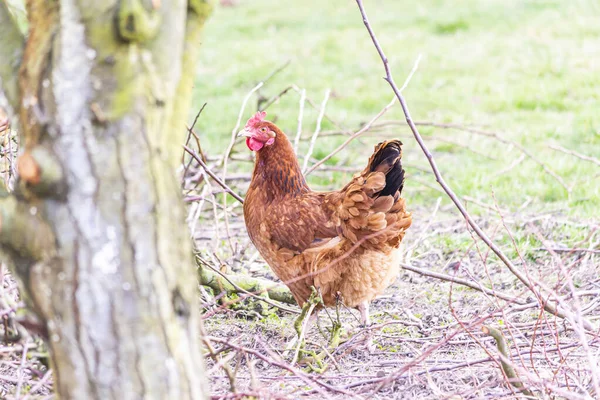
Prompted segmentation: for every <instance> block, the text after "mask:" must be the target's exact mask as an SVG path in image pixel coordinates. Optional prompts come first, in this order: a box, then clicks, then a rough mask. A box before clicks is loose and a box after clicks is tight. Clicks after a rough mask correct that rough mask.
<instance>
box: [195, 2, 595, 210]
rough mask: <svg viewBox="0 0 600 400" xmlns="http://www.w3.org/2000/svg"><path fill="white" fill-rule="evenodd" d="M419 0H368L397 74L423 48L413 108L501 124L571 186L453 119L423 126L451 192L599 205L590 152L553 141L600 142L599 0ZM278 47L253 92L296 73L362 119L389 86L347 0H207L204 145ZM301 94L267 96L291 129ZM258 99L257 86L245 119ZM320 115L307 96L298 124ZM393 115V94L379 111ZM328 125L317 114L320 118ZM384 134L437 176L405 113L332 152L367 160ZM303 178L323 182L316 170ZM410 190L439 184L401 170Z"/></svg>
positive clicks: (586, 146)
mask: <svg viewBox="0 0 600 400" xmlns="http://www.w3.org/2000/svg"><path fill="white" fill-rule="evenodd" d="M415 4H416V3H415ZM415 4H413V3H412V2H400V1H396V0H378V1H369V2H367V4H366V7H367V11H368V13H369V17H370V19H371V22H372V25H373V27H374V29H375V31H376V33H377V34H378V35H379V38H380V41H381V43H382V46H383V47H384V50H385V51H386V53H387V55H388V58H389V59H390V63H391V67H392V71H393V73H394V74H395V78H396V80H397V81H398V83H399V84H400V83H401V82H402V81H403V80H404V79H405V77H406V76H407V74H408V73H409V71H410V70H411V68H412V67H413V64H414V62H415V60H416V59H417V57H418V56H419V55H420V54H421V55H422V60H421V62H420V66H419V68H418V71H417V72H416V74H415V75H414V77H413V79H412V80H411V82H410V84H409V86H408V88H407V89H406V90H405V96H406V98H407V100H408V102H409V106H410V108H411V111H412V114H413V118H414V119H415V120H417V121H430V122H436V123H458V124H463V125H465V126H467V125H469V126H476V127H480V128H483V129H485V130H487V131H493V132H497V133H498V134H499V135H500V136H501V137H503V138H505V139H508V140H512V141H515V142H517V143H519V144H521V145H523V146H524V147H525V148H526V149H527V150H529V151H530V152H531V153H532V154H533V155H535V157H537V159H539V161H541V162H543V163H544V164H545V165H546V166H547V168H548V169H550V170H552V171H554V172H555V173H556V175H558V176H559V177H560V178H562V180H563V181H564V182H565V184H566V186H567V187H568V188H569V189H570V193H569V192H568V191H567V189H565V188H564V187H563V186H562V185H561V184H560V183H559V182H558V181H557V179H556V178H553V177H552V176H551V175H549V174H548V173H547V172H544V170H543V168H542V167H541V166H540V165H539V164H538V163H536V162H535V161H533V160H532V159H531V158H529V157H528V156H526V157H525V159H523V160H522V161H521V162H519V164H518V165H517V166H515V167H514V168H512V169H511V170H510V171H508V172H506V173H499V172H502V171H503V170H505V169H506V168H508V167H509V166H510V165H512V164H513V163H514V162H516V161H518V160H520V158H521V157H522V153H521V152H520V151H519V150H518V149H517V148H515V147H514V146H512V145H510V144H505V143H501V142H498V141H497V140H495V139H490V138H486V137H482V136H480V135H475V134H469V133H464V132H460V131H456V130H447V129H439V128H427V127H423V128H421V133H422V134H423V135H425V136H427V137H428V140H427V142H428V145H429V147H430V149H431V150H433V151H434V155H435V157H436V159H437V160H438V164H439V166H440V169H441V170H442V172H443V173H444V175H445V177H446V178H447V180H448V181H449V183H450V184H451V185H452V186H453V188H454V189H455V190H456V192H457V193H458V194H459V195H461V196H469V197H471V198H474V199H476V200H479V201H480V202H483V203H485V204H491V205H493V203H494V200H493V198H492V192H494V193H495V195H496V198H497V201H498V203H499V204H500V205H501V206H502V207H503V208H505V209H508V210H512V211H515V210H518V209H519V207H521V206H522V205H523V204H525V205H526V207H525V208H526V209H527V210H529V211H531V212H538V211H549V210H557V209H560V210H563V211H564V212H565V213H567V214H569V215H573V216H577V217H595V216H597V210H598V207H599V206H600V180H599V173H600V168H599V167H598V165H594V164H593V163H590V162H587V161H582V160H580V159H578V158H576V157H574V156H572V155H567V154H564V153H561V152H559V151H556V150H553V149H551V148H550V147H549V146H550V145H559V146H562V147H565V148H568V149H571V150H575V151H578V152H580V153H583V154H587V155H590V156H596V157H598V156H600V113H598V104H599V103H598V100H599V98H600V94H599V93H600V91H599V90H598V88H599V87H600V44H599V42H600V25H598V24H597V18H598V17H599V16H600V5H598V3H596V2H593V1H590V0H585V1H582V0H577V1H560V0H525V1H517V0H508V1H506V0H502V1H500V0H485V1H478V0H458V1H452V2H449V1H441V0H438V1H436V0H426V1H421V2H418V5H415ZM287 60H291V63H290V65H289V66H288V67H286V68H285V69H284V70H283V71H282V72H280V73H279V74H278V75H276V76H275V77H274V78H273V79H271V80H270V81H269V82H268V83H267V84H266V85H265V87H264V88H263V89H261V91H260V94H261V95H262V96H264V97H267V98H269V97H271V96H273V95H275V94H277V93H279V92H280V91H282V90H283V89H284V88H285V87H287V86H288V85H290V84H295V85H297V86H298V87H300V88H306V90H307V96H308V97H309V98H311V99H312V100H313V101H314V102H315V103H316V104H319V103H320V102H321V100H322V97H323V94H324V92H325V90H326V89H328V88H330V89H331V90H332V96H331V98H330V100H329V102H328V104H327V114H328V115H329V116H330V117H331V119H332V120H333V121H335V122H337V123H338V124H339V125H340V126H342V127H343V128H344V129H346V130H353V129H356V128H358V127H359V125H360V124H361V123H365V122H367V121H368V120H370V119H371V118H372V117H373V116H374V115H375V114H377V112H379V110H380V109H382V108H383V107H384V106H385V105H386V104H387V103H388V102H389V101H390V99H391V98H392V92H391V91H390V88H389V87H388V85H387V83H386V82H384V81H383V79H382V76H383V69H382V65H381V62H380V60H379V58H378V56H377V53H376V52H375V50H374V48H373V45H372V43H371V41H370V38H369V36H368V35H367V32H366V30H365V28H364V26H363V24H362V20H361V18H360V15H359V13H358V11H357V7H356V4H355V2H354V1H350V0H348V1H341V0H336V1H331V2H321V1H317V0H307V1H291V2H290V1H288V2H275V1H267V0H252V1H244V0H241V1H239V2H238V4H237V5H236V6H234V7H220V8H218V9H217V10H216V12H215V14H214V16H213V17H212V18H211V19H210V21H209V23H208V26H207V29H206V34H205V39H204V42H203V43H202V56H201V62H200V65H199V69H198V79H197V83H196V87H195V102H194V107H195V108H196V109H197V108H199V107H200V105H201V104H202V103H204V102H208V106H207V108H206V110H205V112H204V115H203V116H202V118H201V119H200V121H199V123H198V125H199V127H200V131H201V133H202V139H203V140H204V142H205V144H206V146H207V148H208V150H209V151H210V152H213V153H216V152H218V153H222V152H223V150H224V148H225V147H226V143H227V142H228V141H229V137H230V134H231V130H232V129H233V127H234V125H235V120H236V118H237V114H238V112H239V108H240V104H241V102H242V99H243V97H244V96H245V95H246V93H247V92H248V91H249V90H250V89H251V88H252V87H253V86H254V85H255V84H256V83H257V82H259V81H261V80H262V79H264V78H266V77H267V76H268V75H269V74H270V73H272V72H273V71H274V70H275V69H276V68H277V67H279V66H281V65H282V64H284V63H285V62H286V61H287ZM298 100H299V96H298V94H297V93H296V92H294V91H290V92H288V93H287V94H286V95H285V96H284V97H283V98H282V99H281V100H280V101H279V102H277V103H275V104H273V105H272V106H271V107H270V108H269V109H268V112H269V117H270V118H273V119H276V121H277V122H278V124H279V125H280V126H281V127H282V128H283V129H284V130H285V131H286V132H288V133H291V134H294V133H295V132H296V124H297V116H298V109H299V107H298ZM255 109H256V96H255V97H253V98H252V100H251V101H250V103H249V106H248V107H247V109H246V112H245V114H244V117H243V118H244V121H245V119H246V118H247V117H248V116H249V115H250V114H251V112H253V111H254V110H255ZM193 112H194V110H193ZM316 116H317V111H316V110H314V109H313V108H311V107H308V106H307V107H306V110H305V116H304V126H303V128H304V134H305V135H309V134H310V133H311V132H312V130H314V128H315V123H316ZM402 119H403V116H402V113H401V110H400V107H399V106H398V105H396V106H394V108H393V109H392V110H390V111H389V112H388V113H387V114H386V115H385V116H384V117H383V118H382V121H392V120H395V121H398V120H402ZM331 129H334V126H333V125H332V124H331V123H330V122H328V121H327V120H326V121H325V122H324V126H323V130H325V131H328V130H331ZM390 136H397V137H401V138H403V139H404V140H403V141H404V143H405V145H406V146H405V154H406V156H405V157H406V160H407V164H409V166H408V168H407V169H408V172H409V173H410V174H411V176H413V177H415V178H416V179H417V180H419V181H425V182H426V183H428V184H429V185H430V186H435V185H436V184H435V181H434V180H433V179H432V176H431V175H430V174H428V173H425V172H423V171H421V170H419V169H418V168H427V164H426V161H425V158H424V157H423V155H422V153H421V151H420V149H419V148H418V147H417V145H416V142H415V141H414V140H412V139H411V138H410V135H409V131H408V129H407V127H406V126H405V125H400V126H396V127H395V128H393V129H387V130H386V131H383V132H382V131H377V132H372V133H369V134H368V135H367V136H366V138H365V139H364V140H363V142H362V144H360V143H356V144H355V145H354V146H351V147H350V148H349V150H347V151H345V152H342V153H340V155H339V158H334V159H333V160H332V162H336V161H338V162H339V161H340V160H342V159H343V157H344V156H345V157H352V158H353V159H356V160H363V159H364V160H366V158H367V157H368V155H369V152H370V149H371V146H370V145H371V144H374V143H377V141H378V140H381V139H382V138H383V137H390ZM340 140H341V139H339V140H338V141H336V140H319V141H318V144H317V150H316V152H315V154H314V156H315V157H316V158H318V157H319V156H320V157H322V156H324V155H326V154H327V153H328V152H329V150H331V149H332V148H333V146H334V145H335V144H337V143H338V142H339V141H340ZM364 143H368V144H369V146H368V148H367V147H365V146H363V144H364ZM464 146H468V148H465V147H464ZM241 151H244V150H241ZM350 155H351V156H350ZM361 162H362V161H361ZM356 165H360V163H358V161H357V163H356ZM347 176H348V175H343V174H338V175H336V177H335V179H336V180H339V182H341V181H343V180H344V179H345V178H346V177H347ZM313 182H314V183H322V182H320V181H319V179H318V178H314V179H313ZM406 195H407V197H408V198H409V199H410V203H411V204H412V205H426V206H431V205H432V204H433V202H434V200H435V198H437V197H438V195H439V193H437V192H436V191H434V190H432V189H430V188H429V187H427V186H423V185H421V184H417V183H415V181H413V182H410V181H409V183H408V186H407V189H406ZM474 207H476V208H478V207H477V206H475V205H474ZM476 212H477V211H476Z"/></svg>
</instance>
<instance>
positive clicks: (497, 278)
mask: <svg viewBox="0 0 600 400" xmlns="http://www.w3.org/2000/svg"><path fill="white" fill-rule="evenodd" d="M449 211H450V210H447V211H446V212H444V210H439V211H438V212H437V215H435V216H433V217H432V215H431V210H416V211H415V212H414V217H415V224H414V225H413V227H412V228H411V229H410V231H409V234H407V237H406V243H405V250H406V251H407V258H406V260H405V263H407V264H410V265H411V266H412V267H416V268H417V269H419V270H420V271H424V272H425V273H427V272H437V273H439V274H444V275H445V276H443V278H444V279H446V278H448V277H453V278H457V279H463V280H466V281H468V282H471V283H475V284H476V285H480V286H481V287H486V288H492V283H493V289H494V290H496V291H497V292H498V293H500V294H499V296H502V295H504V296H505V298H508V297H512V298H513V299H511V300H510V301H505V300H502V299H499V298H498V297H495V296H493V295H489V294H484V293H482V292H480V291H477V290H473V289H470V288H466V287H465V286H463V285H460V284H458V283H455V282H454V283H453V282H448V281H447V280H444V279H439V278H436V277H432V276H425V275H422V274H420V273H416V272H413V271H409V270H406V269H405V270H403V271H402V273H401V275H400V277H399V278H398V280H397V281H396V282H395V284H394V285H393V286H391V287H390V288H388V290H387V291H386V292H385V293H384V294H383V295H382V296H380V297H379V298H377V299H376V300H375V301H374V302H373V303H372V307H371V313H372V315H373V321H372V322H373V325H372V326H371V327H370V328H371V330H372V332H373V334H374V343H375V345H376V350H375V351H374V352H373V353H371V354H370V353H369V352H368V351H367V349H366V347H365V344H364V337H365V335H366V331H367V329H365V328H364V327H360V326H359V318H358V312H357V311H356V310H347V309H341V310H340V318H341V321H342V325H343V327H344V329H345V331H346V333H347V335H346V336H345V337H344V342H343V343H342V344H341V345H340V346H339V347H338V348H337V349H335V350H332V351H331V352H330V355H328V356H327V357H326V359H325V363H324V364H326V370H325V371H324V372H314V371H310V372H309V368H308V367H307V366H305V365H299V364H295V365H291V364H290V361H291V358H292V356H293V354H291V352H288V353H284V350H285V348H286V346H287V345H288V343H290V341H291V340H292V339H293V338H294V337H295V335H296V333H295V330H294V328H293V321H294V318H295V316H296V315H294V314H292V313H290V312H286V311H276V312H275V313H274V314H271V315H267V316H260V315H258V314H256V313H253V312H251V311H249V309H250V310H251V309H252V304H248V303H249V302H250V303H252V301H253V299H245V300H242V301H239V302H237V301H235V300H233V302H234V303H237V304H236V307H238V306H240V305H241V304H244V303H246V304H247V307H239V308H238V309H237V310H232V309H231V308H224V307H222V306H219V305H218V302H217V303H215V302H214V301H212V300H211V299H212V298H211V297H208V298H206V300H207V303H208V304H214V305H212V306H209V307H207V308H206V309H207V312H206V314H205V316H206V318H205V319H204V326H205V330H206V333H207V335H208V338H207V340H208V341H209V342H211V343H212V346H213V348H214V350H215V352H217V353H218V355H217V356H213V357H212V358H211V357H209V358H208V368H209V372H210V380H211V387H212V391H213V393H214V396H215V398H237V397H239V398H241V397H244V396H245V395H253V396H257V397H259V398H298V397H306V398H329V397H331V398H347V397H352V398H375V399H377V398H380V399H388V398H395V399H416V398H418V399H442V398H448V399H450V398H452V399H460V398H469V399H478V398H486V399H490V398H494V399H496V398H526V396H525V394H523V393H520V392H519V390H518V389H517V388H515V387H513V386H511V385H510V384H509V383H508V379H507V378H506V376H505V375H504V373H503V370H502V368H501V362H500V361H502V360H501V358H500V357H499V353H498V349H497V346H496V342H495V340H494V339H493V338H492V337H490V336H488V335H485V334H484V333H483V332H482V327H483V326H484V325H488V326H491V327H495V328H497V329H499V330H500V331H501V332H502V334H503V336H504V337H505V338H506V341H507V342H508V349H509V350H508V355H509V357H510V358H509V359H506V358H505V359H504V360H505V361H508V363H509V364H510V365H512V366H513V367H514V368H515V369H516V372H517V376H518V379H519V380H520V381H522V382H523V383H524V385H525V387H526V388H529V389H530V390H531V392H530V394H533V395H535V396H536V397H539V398H574V399H578V398H591V397H590V396H592V394H591V393H593V392H592V388H593V382H592V380H591V376H592V371H595V373H596V374H597V373H598V364H597V363H598V355H599V354H600V341H599V337H598V335H597V332H596V333H595V334H593V333H588V334H584V335H583V337H582V336H581V335H580V334H578V333H577V332H576V331H574V329H573V324H572V323H571V322H569V321H566V320H564V319H561V318H557V317H555V316H553V315H551V314H548V313H546V312H543V311H541V310H540V305H539V304H540V303H539V301H537V299H536V298H535V296H533V295H532V293H531V292H530V291H528V290H527V289H526V288H525V287H524V285H523V284H521V283H520V282H518V280H517V279H516V278H515V276H514V275H513V274H512V273H511V272H510V271H508V270H507V268H506V266H504V265H503V264H501V263H499V262H498V260H497V259H496V258H495V257H492V256H491V255H490V254H489V253H490V252H489V251H488V250H487V249H486V248H484V247H483V246H482V244H481V243H480V242H478V243H477V244H472V245H470V246H468V247H465V246H460V247H459V246H457V244H456V240H457V239H461V240H466V241H469V240H470V236H469V234H468V233H467V232H466V229H465V223H464V220H462V219H459V218H457V217H456V216H454V215H453V212H449ZM504 219H505V221H508V222H507V223H506V224H507V225H506V226H507V228H508V229H510V230H514V231H515V233H513V234H514V235H515V236H519V235H520V234H524V235H526V236H528V235H532V236H533V235H535V233H534V231H537V233H539V234H540V235H542V236H543V237H545V240H546V242H545V244H546V246H548V248H550V249H561V248H564V247H565V244H566V243H569V242H570V241H571V240H573V239H574V238H567V237H564V236H563V237H557V236H562V234H558V235H556V234H555V233H557V232H564V229H559V228H560V225H562V224H567V225H571V224H574V225H576V226H577V227H578V228H580V229H581V230H583V231H588V233H589V235H588V243H589V244H591V247H590V248H589V249H588V250H586V247H585V246H584V247H582V248H580V249H579V250H578V251H562V250H554V251H547V249H545V248H543V247H540V248H528V249H527V250H526V251H523V252H521V253H520V256H518V257H519V258H520V260H521V263H518V267H519V268H521V269H523V270H526V273H527V274H528V275H529V276H530V278H531V280H532V281H533V282H536V283H540V284H541V283H543V284H544V285H546V286H547V287H548V288H549V289H550V290H551V291H552V292H553V293H555V294H556V295H559V296H561V299H564V300H565V301H568V302H570V303H573V299H572V298H571V296H570V294H569V293H570V291H569V288H568V287H567V286H568V284H567V283H566V282H565V279H564V276H563V275H562V273H561V268H563V269H564V268H566V269H568V270H569V271H570V277H571V279H572V280H573V281H575V282H576V285H577V290H576V294H577V295H578V296H577V297H578V299H577V300H578V301H579V305H578V308H576V309H577V310H579V313H580V314H581V315H582V316H584V317H585V318H588V319H589V320H591V321H593V322H594V323H595V324H596V325H597V321H598V319H599V316H600V303H599V301H598V296H597V295H598V293H600V290H599V289H600V277H599V275H598V265H599V264H598V256H599V254H598V251H597V250H594V248H595V247H594V240H595V241H596V242H597V241H598V237H597V235H596V233H595V232H596V229H597V227H596V226H594V225H593V224H591V225H589V226H588V225H586V223H585V222H581V221H579V222H575V221H571V220H569V219H568V218H565V217H563V216H562V215H561V213H560V212H556V213H548V214H546V215H537V216H532V217H526V216H524V215H506V216H504ZM511 221H512V222H511ZM517 221H518V222H517ZM528 221H529V222H528ZM478 222H479V223H481V224H482V225H484V226H487V227H488V229H490V227H492V226H493V225H494V223H499V221H498V220H497V219H496V218H493V217H482V218H480V220H479V221H478ZM229 224H230V229H231V230H232V231H235V229H236V227H238V226H239V224H240V221H239V219H238V218H233V219H232V220H230V221H229ZM492 230H493V229H492ZM502 231H503V228H498V229H497V235H495V236H497V237H501V236H503V235H504V234H506V232H502ZM522 231H526V232H524V233H523V232H522ZM242 232H243V230H240V233H239V235H238V234H237V233H236V234H235V238H233V239H232V241H233V242H234V245H233V248H235V249H241V250H240V251H239V252H238V253H237V254H236V255H234V256H233V257H231V258H229V261H226V262H222V264H221V269H222V270H225V268H224V267H223V264H227V265H228V269H229V271H230V272H237V273H240V269H241V266H244V268H246V269H248V270H251V271H253V272H252V274H253V275H254V276H256V275H262V276H264V277H267V278H270V279H276V278H274V277H272V275H271V274H270V271H269V270H268V269H266V267H265V266H264V264H263V263H261V262H260V261H255V262H253V263H252V259H253V254H252V253H253V251H254V250H253V248H250V249H251V250H250V251H244V249H245V248H246V243H245V241H246V240H247V239H246V238H244V235H243V233H242ZM208 236H212V237H213V238H214V237H215V236H213V235H208ZM457 237H458V238H457ZM594 238H595V239H594ZM590 239H591V241H590ZM203 243H204V244H205V245H208V244H209V243H208V242H204V241H203ZM471 243H473V242H472V241H471ZM506 247H508V245H507V246H506ZM205 248H210V245H208V246H205ZM206 257H207V258H210V257H209V256H206ZM248 260H250V263H249V262H248ZM230 301H231V300H230ZM240 303H241V304H240ZM335 319H336V311H335V310H329V313H326V312H324V311H321V312H320V316H319V320H320V325H321V328H322V329H321V330H322V331H323V333H321V332H320V330H319V328H318V327H316V326H314V325H313V326H311V328H310V329H309V331H308V332H307V333H306V338H307V345H306V347H307V348H308V349H313V350H316V351H319V352H320V351H323V349H324V348H325V347H326V346H327V344H328V340H329V335H328V332H327V327H330V326H331V325H332V321H333V320H335ZM575 319H577V318H575ZM575 324H577V322H575ZM579 332H581V331H579ZM229 375H232V376H234V378H231V379H230V378H229ZM236 393H237V394H236ZM592 397H593V396H592Z"/></svg>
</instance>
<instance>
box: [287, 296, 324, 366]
mask: <svg viewBox="0 0 600 400" xmlns="http://www.w3.org/2000/svg"><path fill="white" fill-rule="evenodd" d="M320 302H321V296H319V294H318V293H317V291H316V289H315V288H314V287H313V292H312V294H311V295H310V297H309V298H308V300H307V301H306V302H305V303H304V304H303V306H302V311H301V312H300V315H299V316H298V318H296V320H295V321H294V329H295V330H296V334H297V336H296V337H295V338H294V339H293V340H292V342H291V343H290V344H289V345H288V346H287V349H288V350H291V349H292V348H294V347H295V348H296V351H295V352H294V358H293V359H292V364H294V363H295V362H296V361H297V360H298V355H299V353H300V350H301V349H302V348H303V347H304V334H305V332H306V330H307V329H308V326H309V325H310V324H311V323H312V322H313V321H314V319H315V318H316V317H317V313H316V312H315V313H314V314H313V311H314V309H315V307H316V306H317V304H319V303H320Z"/></svg>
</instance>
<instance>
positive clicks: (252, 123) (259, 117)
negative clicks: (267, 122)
mask: <svg viewBox="0 0 600 400" xmlns="http://www.w3.org/2000/svg"><path fill="white" fill-rule="evenodd" d="M266 116H267V112H266V111H259V112H257V113H256V114H254V116H253V117H252V118H250V119H249V120H248V122H246V126H247V127H251V126H255V125H256V124H258V123H259V122H261V121H262V120H264V119H265V117H266Z"/></svg>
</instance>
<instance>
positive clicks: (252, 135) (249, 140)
mask: <svg viewBox="0 0 600 400" xmlns="http://www.w3.org/2000/svg"><path fill="white" fill-rule="evenodd" d="M266 115H267V113H266V112H265V111H259V112H257V113H256V114H254V116H253V117H252V118H250V119H249V120H248V122H246V126H245V127H244V129H242V130H241V131H240V133H239V134H238V136H245V137H246V145H247V146H248V148H249V149H250V150H252V151H259V150H260V149H262V148H263V147H264V146H270V145H272V144H273V143H275V137H276V136H277V133H276V132H275V129H276V128H275V127H274V126H273V124H272V123H271V122H269V121H265V116H266Z"/></svg>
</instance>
